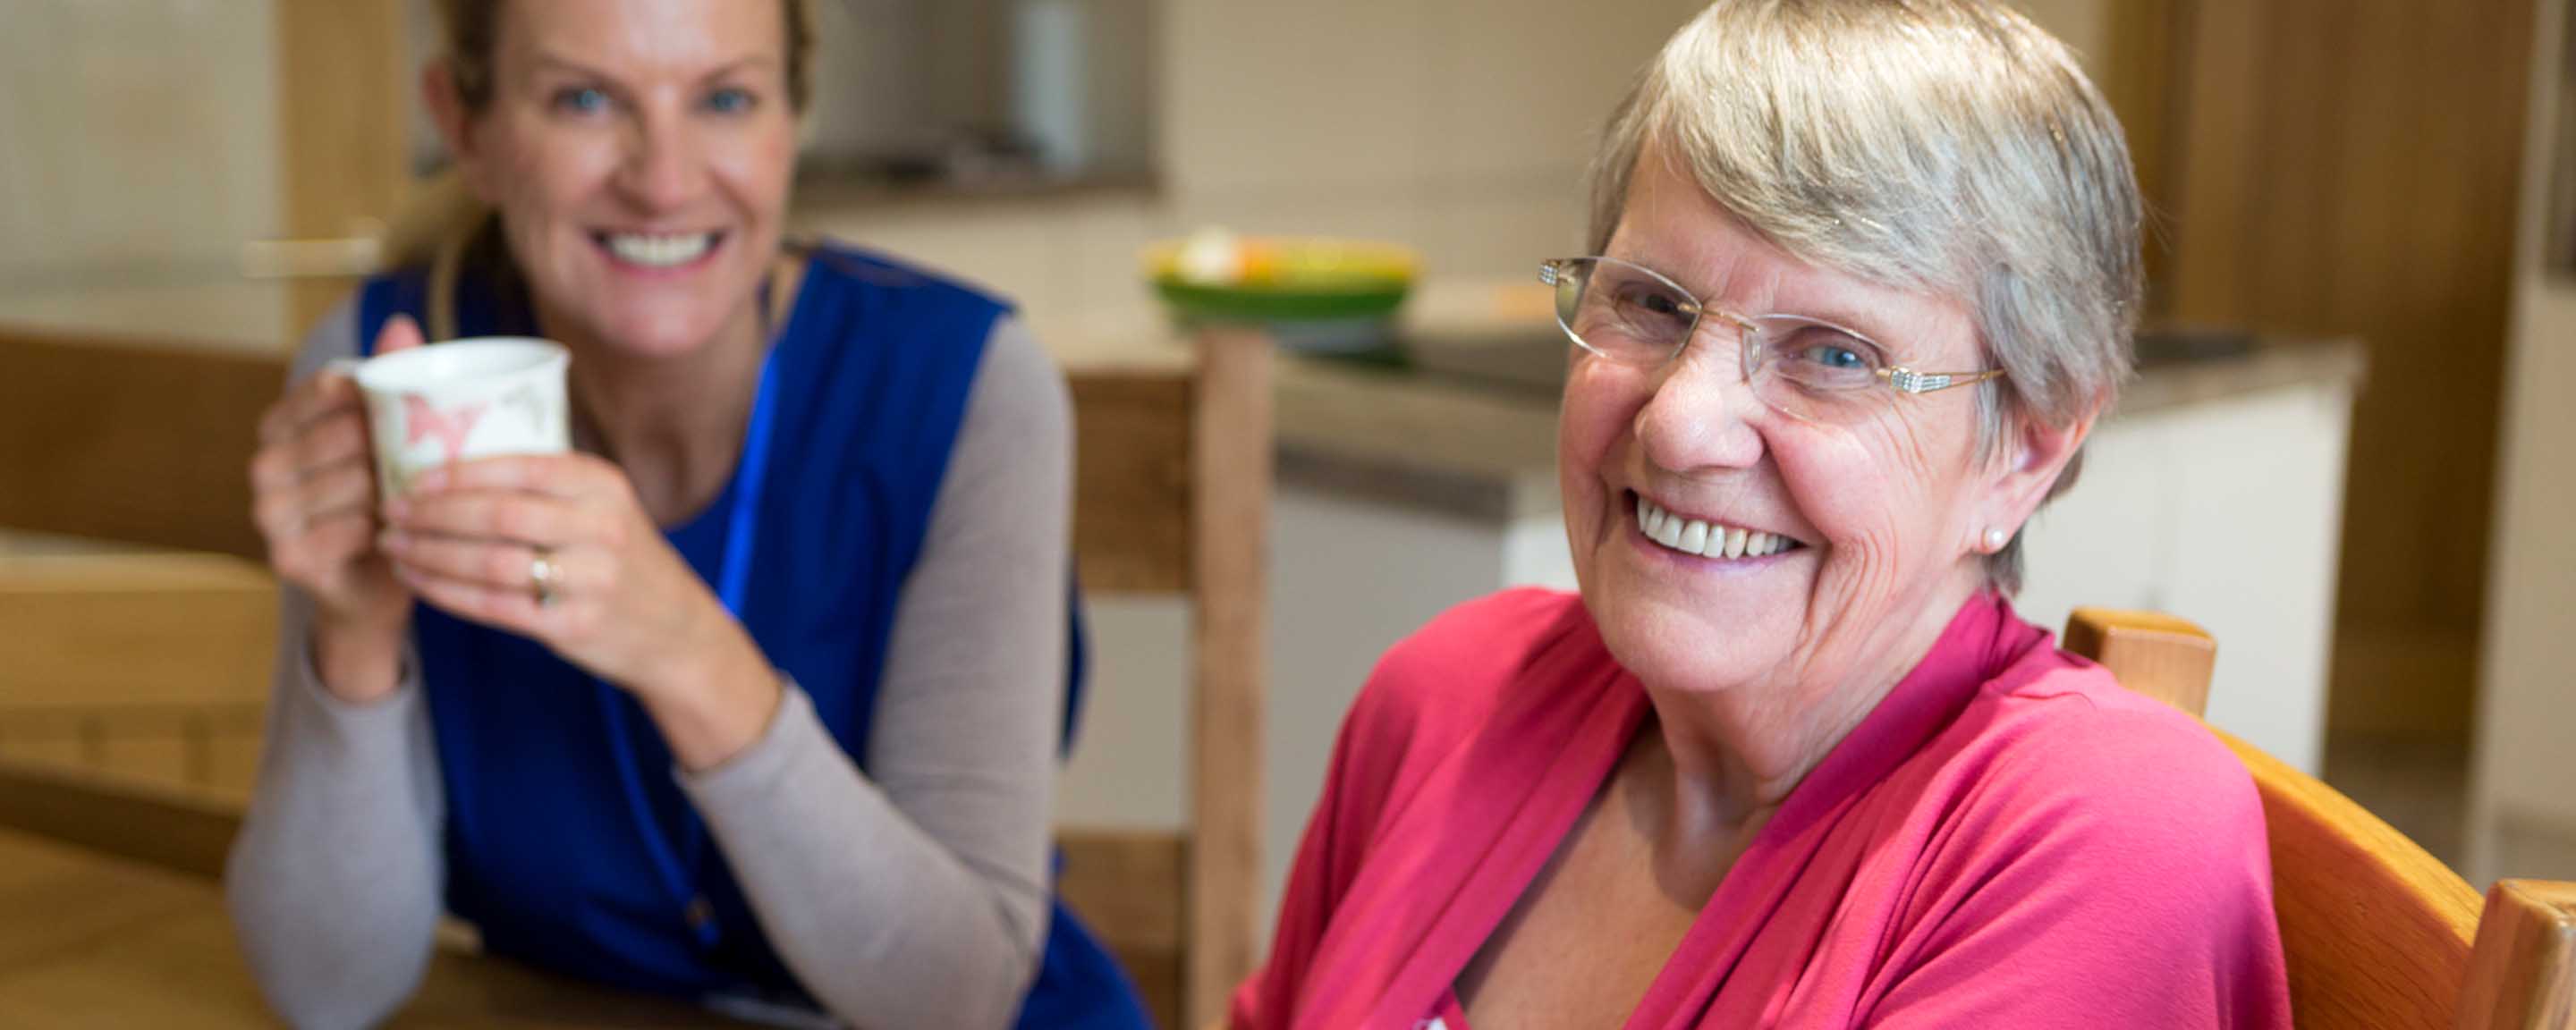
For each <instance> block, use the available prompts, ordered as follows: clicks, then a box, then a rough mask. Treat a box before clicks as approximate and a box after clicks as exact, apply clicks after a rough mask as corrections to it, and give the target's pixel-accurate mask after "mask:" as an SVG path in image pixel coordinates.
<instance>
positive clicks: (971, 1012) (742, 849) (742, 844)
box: [682, 691, 1046, 1027]
mask: <svg viewBox="0 0 2576 1030" xmlns="http://www.w3.org/2000/svg"><path fill="white" fill-rule="evenodd" d="M682 784H683V786H684V787H685V788H686V789H687V791H688V793H689V796H690V799H691V801H692V802H693V803H694V804H695V806H696V808H697V810H698V811H699V812H700V813H701V814H703V815H704V816H705V818H706V820H707V825H708V828H709V830H710V831H711V833H712V834H713V836H714V838H715V840H716V842H717V844H718V845H719V846H720V847H721V848H722V849H723V851H724V853H725V857H726V860H727V861H728V862H729V863H730V864H731V866H732V867H733V870H734V872H735V874H736V876H737V878H738V879H739V880H740V881H741V883H742V886H743V890H744V893H745V894H746V895H747V896H748V897H749V898H750V900H751V902H752V908H753V909H754V911H756V912H757V913H759V918H760V921H761V929H762V930H763V931H764V932H765V933H766V934H767V935H768V938H769V940H770V943H771V944H772V946H774V947H775V948H776V949H777V951H778V954H779V955H780V957H781V958H783V959H784V960H785V961H786V963H787V966H788V968H789V969H790V970H792V971H794V972H795V973H796V976H797V979H798V980H799V981H800V982H802V983H803V984H804V985H805V987H806V989H807V990H808V991H810V992H812V993H813V994H814V996H815V997H816V998H817V999H818V1000H820V1001H821V1002H822V1003H823V1005H824V1006H825V1007H826V1008H827V1009H828V1010H830V1011H831V1012H832V1013H833V1014H834V1015H835V1016H837V1017H839V1018H840V1019H842V1020H843V1021H845V1022H848V1023H850V1024H852V1025H854V1026H868V1027H874V1026H956V1027H1001V1026H1006V1025H1008V1024H1009V1021H1010V1019H1011V1017H1012V1016H1013V1015H1014V1014H1015V1013H1016V1012H1017V1011H1018V1008H1019V1001H1020V995H1021V993H1022V992H1023V991H1024V990H1026V988H1027V985H1028V981H1029V979H1030V977H1031V976H1032V975H1033V974H1034V972H1035V970H1036V967H1037V952H1038V947H1039V943H1040V942H1041V941H1042V940H1043V939H1044V935H1045V925H1044V924H1045V912H1046V907H1045V904H1044V898H1045V891H1046V885H1045V883H1044V882H1043V880H1042V879H1037V878H1025V877H1022V876H1020V875H1018V871H1016V870H1014V871H1002V870H996V869H991V868H982V869H978V868H972V867H970V866H969V865H968V864H967V861H966V860H965V859H963V858H961V857H960V856H959V855H958V854H957V853H955V852H954V851H952V850H951V849H950V848H949V847H948V846H947V845H945V844H943V843H942V842H941V841H939V840H937V839H934V838H933V837H932V836H931V835H930V834H929V833H928V832H927V831H925V830H924V829H923V828H922V827H921V826H920V825H918V824H917V823H915V822H914V821H913V820H911V819H910V818H908V817H906V816H905V814H904V813H903V812H902V811H901V810H899V809H897V808H896V807H895V806H894V804H893V803H892V802H891V801H890V800H888V798H887V797H886V796H885V794H884V792H882V791H880V790H879V789H878V788H877V786H876V785H875V784H873V783H870V782H869V781H868V780H867V779H866V777H865V776H863V775H862V774H861V773H860V772H859V770H858V768H857V766H855V765H854V764H852V763H851V761H850V759H849V756H848V755H847V754H845V753H843V752H842V751H841V750H840V748H839V747H838V746H837V745H835V744H834V743H833V741H832V739H831V737H830V735H829V734H828V733H827V731H825V729H824V728H823V724H822V722H821V721H820V720H819V719H817V718H816V717H815V713H814V708H813V704H812V702H811V701H809V700H807V699H806V698H805V696H804V695H803V694H802V693H801V692H796V691H789V692H787V693H786V694H785V695H784V700H783V701H782V703H781V704H780V705H779V707H778V712H777V717H776V718H775V719H774V720H773V722H772V724H771V725H770V726H769V727H767V730H766V732H765V733H764V734H763V735H762V736H761V738H760V739H759V740H758V741H756V742H755V743H754V744H753V745H752V746H751V747H750V748H748V749H746V750H745V751H744V752H743V753H742V754H740V755H739V756H737V757H736V758H735V760H733V761H731V762H728V763H726V764H724V765H722V766H720V767H718V768H716V769H713V770H710V771H709V772H707V773H706V774H704V775H699V776H685V775H684V776H683V777H682Z"/></svg>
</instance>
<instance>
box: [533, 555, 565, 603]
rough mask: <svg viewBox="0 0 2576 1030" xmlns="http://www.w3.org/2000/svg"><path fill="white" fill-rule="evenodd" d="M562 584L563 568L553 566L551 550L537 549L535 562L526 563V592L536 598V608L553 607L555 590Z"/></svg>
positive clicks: (553, 558) (553, 560)
mask: <svg viewBox="0 0 2576 1030" xmlns="http://www.w3.org/2000/svg"><path fill="white" fill-rule="evenodd" d="M562 584H563V566H561V565H557V564H555V552H554V549H553V548H549V547H540V548H537V557H536V560H535V561H532V562H530V563H528V590H529V592H530V593H531V594H533V595H535V596H536V599H537V607H539V608H552V607H554V606H555V588H556V587H558V586H561V585H562Z"/></svg>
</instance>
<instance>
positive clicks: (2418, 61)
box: [2158, 0, 2532, 745]
mask: <svg viewBox="0 0 2576 1030" xmlns="http://www.w3.org/2000/svg"><path fill="white" fill-rule="evenodd" d="M2181 2H2182V5H2183V7H2184V8H2185V13H2184V15H2183V16H2182V19H2181V22H2180V24H2181V25H2182V26H2183V27H2184V29H2183V33H2182V35H2183V40H2182V43H2181V45H2180V46H2179V47H2177V48H2176V54H2177V60H2178V62H2179V63H2178V64H2177V66H2176V69H2175V71H2174V81H2175V83H2176V87H2175V88H2176V89H2177V90H2178V98H2177V99H2176V101H2175V106H2176V108H2177V109H2178V110H2179V111H2180V112H2181V114H2180V115H2179V117H2178V118H2177V119H2176V122H2177V126H2176V128H2175V132H2176V133H2177V135H2176V136H2175V137H2174V144H2173V145H2174V146H2176V147H2178V148H2179V152H2178V153H2176V154H2175V155H2173V158H2172V160H2173V161H2175V162H2178V168H2179V173H2178V175H2177V177H2176V179H2175V184H2176V187H2177V188H2176V189H2175V191H2174V193H2173V195H2172V199H2171V201H2170V204H2171V208H2172V210H2171V212H2170V218H2171V222H2170V231H2171V234H2172V237H2173V242H2174V248H2175V249H2174V259H2173V265H2172V267H2171V269H2170V274H2169V287H2168V288H2166V289H2164V290H2161V291H2159V300H2160V301H2161V302H2162V307H2161V309H2160V310H2159V312H2158V314H2160V315H2162V316H2164V317H2166V318H2169V319H2173V320H2179V321H2183V322H2191V323H2212V324H2224V325H2245V326H2250V327H2253V328H2256V329H2259V330H2265V331H2271V332H2278V333H2285V334H2297V335H2308V336H2317V335H2354V336H2359V337H2361V338H2363V339H2365V340H2366V341H2368V344H2369V347H2370V359H2371V368H2370V374H2369V379H2368V381H2367V383H2366V384H2365V387H2364V389H2363V391H2362V393H2361V395H2360V397H2359V399H2358V401H2357V403H2356V407H2355V411H2354V429H2353V450H2352V454H2353V465H2352V468H2351V472H2350V475H2349V477H2348V479H2347V487H2346V501H2345V509H2344V510H2345V517H2344V529H2343V541H2342V547H2343V552H2342V562H2341V581H2340V586H2339V598H2338V629H2337V636H2338V639H2337V652H2336V663H2335V683H2334V688H2333V701H2332V711H2331V714H2330V722H2331V725H2332V726H2333V729H2334V731H2335V732H2337V733H2346V734H2374V735H2392V736H2405V737H2413V738H2417V739H2425V740H2431V741H2434V742H2439V743H2454V744H2460V745H2465V742H2466V739H2467V732H2468V724H2469V712H2470V710H2471V703H2472V698H2471V697H2470V690H2469V689H2468V686H2467V685H2468V684H2470V683H2473V682H2475V675H2474V668H2473V666H2474V655H2475V648H2476V643H2477V639H2478V634H2479V628H2480V625H2481V613H2482V610H2483V607H2484V600H2485V599H2484V590H2485V587H2484V582H2485V575H2484V569H2485V565H2486V549H2487V534H2488V529H2489V527H2488V523H2489V521H2490V519H2489V509H2490V504H2491V495H2492V492H2493V479H2494V466H2495V444H2494V441H2495V433H2496V429H2495V426H2496V417H2497V409H2498V406H2497V397H2498V392H2499V384H2500V377H2501V374H2502V373H2501V369H2502V361H2503V344H2504V338H2505V332H2506V328H2507V323H2508V313H2509V309H2508V303H2509V299H2510V294H2509V287H2510V282H2511V269H2512V241H2513V232H2514V226H2515V219H2516V212H2515V202H2516V197H2517V195H2518V193H2517V189H2516V185H2517V183H2518V181H2519V175H2520V169H2521V155H2522V135H2523V127H2522V114H2523V104H2524V98H2523V91H2524V88H2525V85H2526V83H2525V72H2526V69H2527V68H2528V60H2529V54H2528V51H2529V49H2530V31H2531V19H2532V7H2531V0H2457V2H2451V3H2441V4H2425V3H2416V2H2411V0H2358V2H2355V0H2181ZM2248 517H2259V516H2258V515H2255V514H2254V513H2248Z"/></svg>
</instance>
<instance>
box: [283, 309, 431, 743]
mask: <svg viewBox="0 0 2576 1030" xmlns="http://www.w3.org/2000/svg"><path fill="white" fill-rule="evenodd" d="M420 344H421V336H420V328H419V327H418V326H416V325H414V324H413V323H412V321H411V320H410V319H407V318H397V319H394V320H393V321H392V322H390V323H388V324H387V325H386V326H385V329H384V332H383V334H382V335H380V336H378V337H377V338H376V352H377V353H379V354H388V353H394V352H398V351H404V350H409V349H411V348H414V347H418V346H420ZM376 481H377V480H376V462H375V459H374V448H373V447H372V446H371V445H370V434H369V431H368V427H367V406H366V402H365V399H364V397H363V396H362V395H361V394H360V392H359V390H358V384H357V382H356V381H355V379H354V378H352V377H351V376H350V375H349V374H347V373H346V372H345V371H343V370H341V369H339V368H331V369H326V370H324V371H322V372H320V373H319V374H316V375H314V376H312V377H310V378H307V379H306V380H304V381H303V382H301V383H298V384H296V385H295V387H294V388H293V389H291V390H289V391H287V393H286V396H285V397H283V398H281V399H279V401H278V402H277V403H276V404H275V405H272V406H270V408H269V409H268V413H267V414H266V415H264V416H262V417H261V419H260V425H259V451H258V453H257V454H255V455H254V456H253V457H252V458H251V463H250V482H251V498H252V500H251V517H252V520H253V521H254V522H256V523H257V524H258V526H259V531H260V535H261V536H263V537H266V538H267V541H268V563H269V567H270V568H271V569H273V570H275V571H276V573H277V575H278V578H280V579H283V580H285V581H286V582H288V583H290V584H293V585H294V586H296V587H297V588H299V589H301V590H303V591H304V592H305V593H306V594H307V595H309V596H310V597H311V598H312V599H313V643H312V646H313V651H312V655H311V658H312V661H313V665H314V669H315V671H316V672H317V673H319V674H320V676H321V679H322V684H323V686H324V687H325V688H327V689H329V690H330V691H331V693H332V694H333V695H335V696H337V697H339V698H341V699H342V700H345V701H350V702H353V703H361V704H363V703H366V702H370V701H374V700H377V699H380V698H382V697H384V696H385V695H387V694H390V693H392V692H393V690H394V688H395V687H396V686H398V685H399V684H400V682H401V680H400V675H401V669H400V667H399V666H400V663H401V658H402V643H403V635H404V633H405V632H407V631H408V629H409V626H410V622H411V605H412V596H411V591H410V590H409V589H407V588H405V587H404V586H403V585H402V582H401V581H400V580H399V579H397V578H395V576H394V572H393V567H392V565H391V564H390V563H388V562H387V561H386V560H385V557H384V555H382V554H381V553H379V552H378V551H377V550H376V535H377V533H378V531H379V528H380V527H379V525H378V522H377V499H376Z"/></svg>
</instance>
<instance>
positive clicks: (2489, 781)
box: [2468, 0, 2576, 884]
mask: <svg viewBox="0 0 2576 1030" xmlns="http://www.w3.org/2000/svg"><path fill="white" fill-rule="evenodd" d="M2566 17H2567V0H2542V3H2541V4H2540V22H2539V26H2538V28H2539V31H2538V32H2536V33H2535V34H2534V35H2535V38H2536V39H2538V40H2539V43H2538V49H2537V51H2536V59H2535V60H2534V61H2533V68H2534V70H2533V73H2532V76H2531V80H2532V88H2533V93H2532V96H2533V103H2532V105H2531V106H2532V110H2531V114H2530V117H2531V121H2530V123H2529V124H2530V125H2531V132H2530V133H2529V136H2528V138H2529V140H2530V143H2529V145H2528V147H2527V151H2528V153H2529V160H2528V161H2527V163H2526V171H2525V176H2524V188H2523V192H2522V210H2523V219H2522V225H2523V229H2524V231H2523V234H2522V239H2521V240H2520V241H2519V243H2520V246H2519V257H2518V260H2517V262H2516V265H2517V268H2518V275H2517V282H2516V289H2515V294H2516V296H2515V307H2516V311H2515V316H2516V317H2515V327H2514V333H2513V338H2512V342H2511V350H2510V353H2509V354H2508V356H2507V360H2508V365H2507V370H2506V379H2505V384H2506V385H2505V389H2506V397H2505V412H2504V419H2503V429H2502V440H2501V454H2500V458H2499V463H2498V474H2497V499H2496V508H2497V512H2496V524H2495V538H2494V549H2493V559H2492V562H2491V564H2490V566H2489V570H2490V580H2489V583H2488V610H2487V627H2486V640H2485V652H2484V658H2485V675H2484V677H2483V683H2482V691H2483V692H2482V694H2481V695H2480V704H2479V713H2478V714H2479V718H2478V748H2477V757H2476V767H2475V769H2474V770H2473V771H2472V786H2471V793H2472V801H2471V806H2470V827H2469V833H2470V841H2469V862H2468V864H2469V870H2468V872H2469V875H2470V878H2471V879H2472V880H2473V881H2475V882H2478V883H2480V884H2483V883H2485V882H2486V881H2488V880H2490V879H2493V878H2495V877H2499V876H2543V877H2550V878H2556V879H2576V748H2570V747H2569V739H2570V736H2571V734H2576V537H2571V536H2570V534H2569V527H2571V526H2576V463H2571V462H2570V461H2569V460H2568V454H2569V453H2570V451H2571V449H2576V405H2570V404H2569V403H2567V400H2566V397H2565V392H2566V387H2567V384H2569V383H2576V281H2570V280H2568V279H2565V278H2551V277H2549V276H2547V275H2545V274H2544V273H2543V272H2542V265H2541V260H2540V250H2541V243H2542V241H2541V239H2540V236H2541V232H2540V229H2541V227H2542V226H2543V224H2544V217H2545V214H2546V206H2545V205H2546V197H2547V195H2548V183H2549V180H2550V177H2551V176H2552V174H2553V172H2554V173H2556V174H2559V175H2565V174H2576V169H2553V168H2552V167H2551V165H2552V164H2553V163H2554V162H2553V156H2552V154H2551V153H2550V151H2551V150H2552V149H2553V146H2554V145H2555V144H2556V141H2557V140H2558V139H2559V133H2558V132H2557V131H2555V128H2556V126H2557V125H2558V120H2559V119H2561V118H2563V117H2566V116H2567V115H2568V114H2570V112H2567V111H2565V110H2563V109H2562V106H2561V103H2562V98H2561V97H2560V96H2559V95H2558V83H2559V80H2560V79H2561V77H2562V76H2563V74H2564V72H2563V71H2562V68H2563V66H2564V62H2565V61H2567V60H2568V59H2569V57H2570V55H2568V54H2567V53H2565V52H2564V51H2563V49H2562V47H2561V45H2560V44H2561V43H2562V41H2563V39H2564V37H2565V32H2566V26H2565V21H2564V19H2565V18H2566ZM2565 159H2568V160H2576V155H2568V156H2567V157H2566V158H2565Z"/></svg>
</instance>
